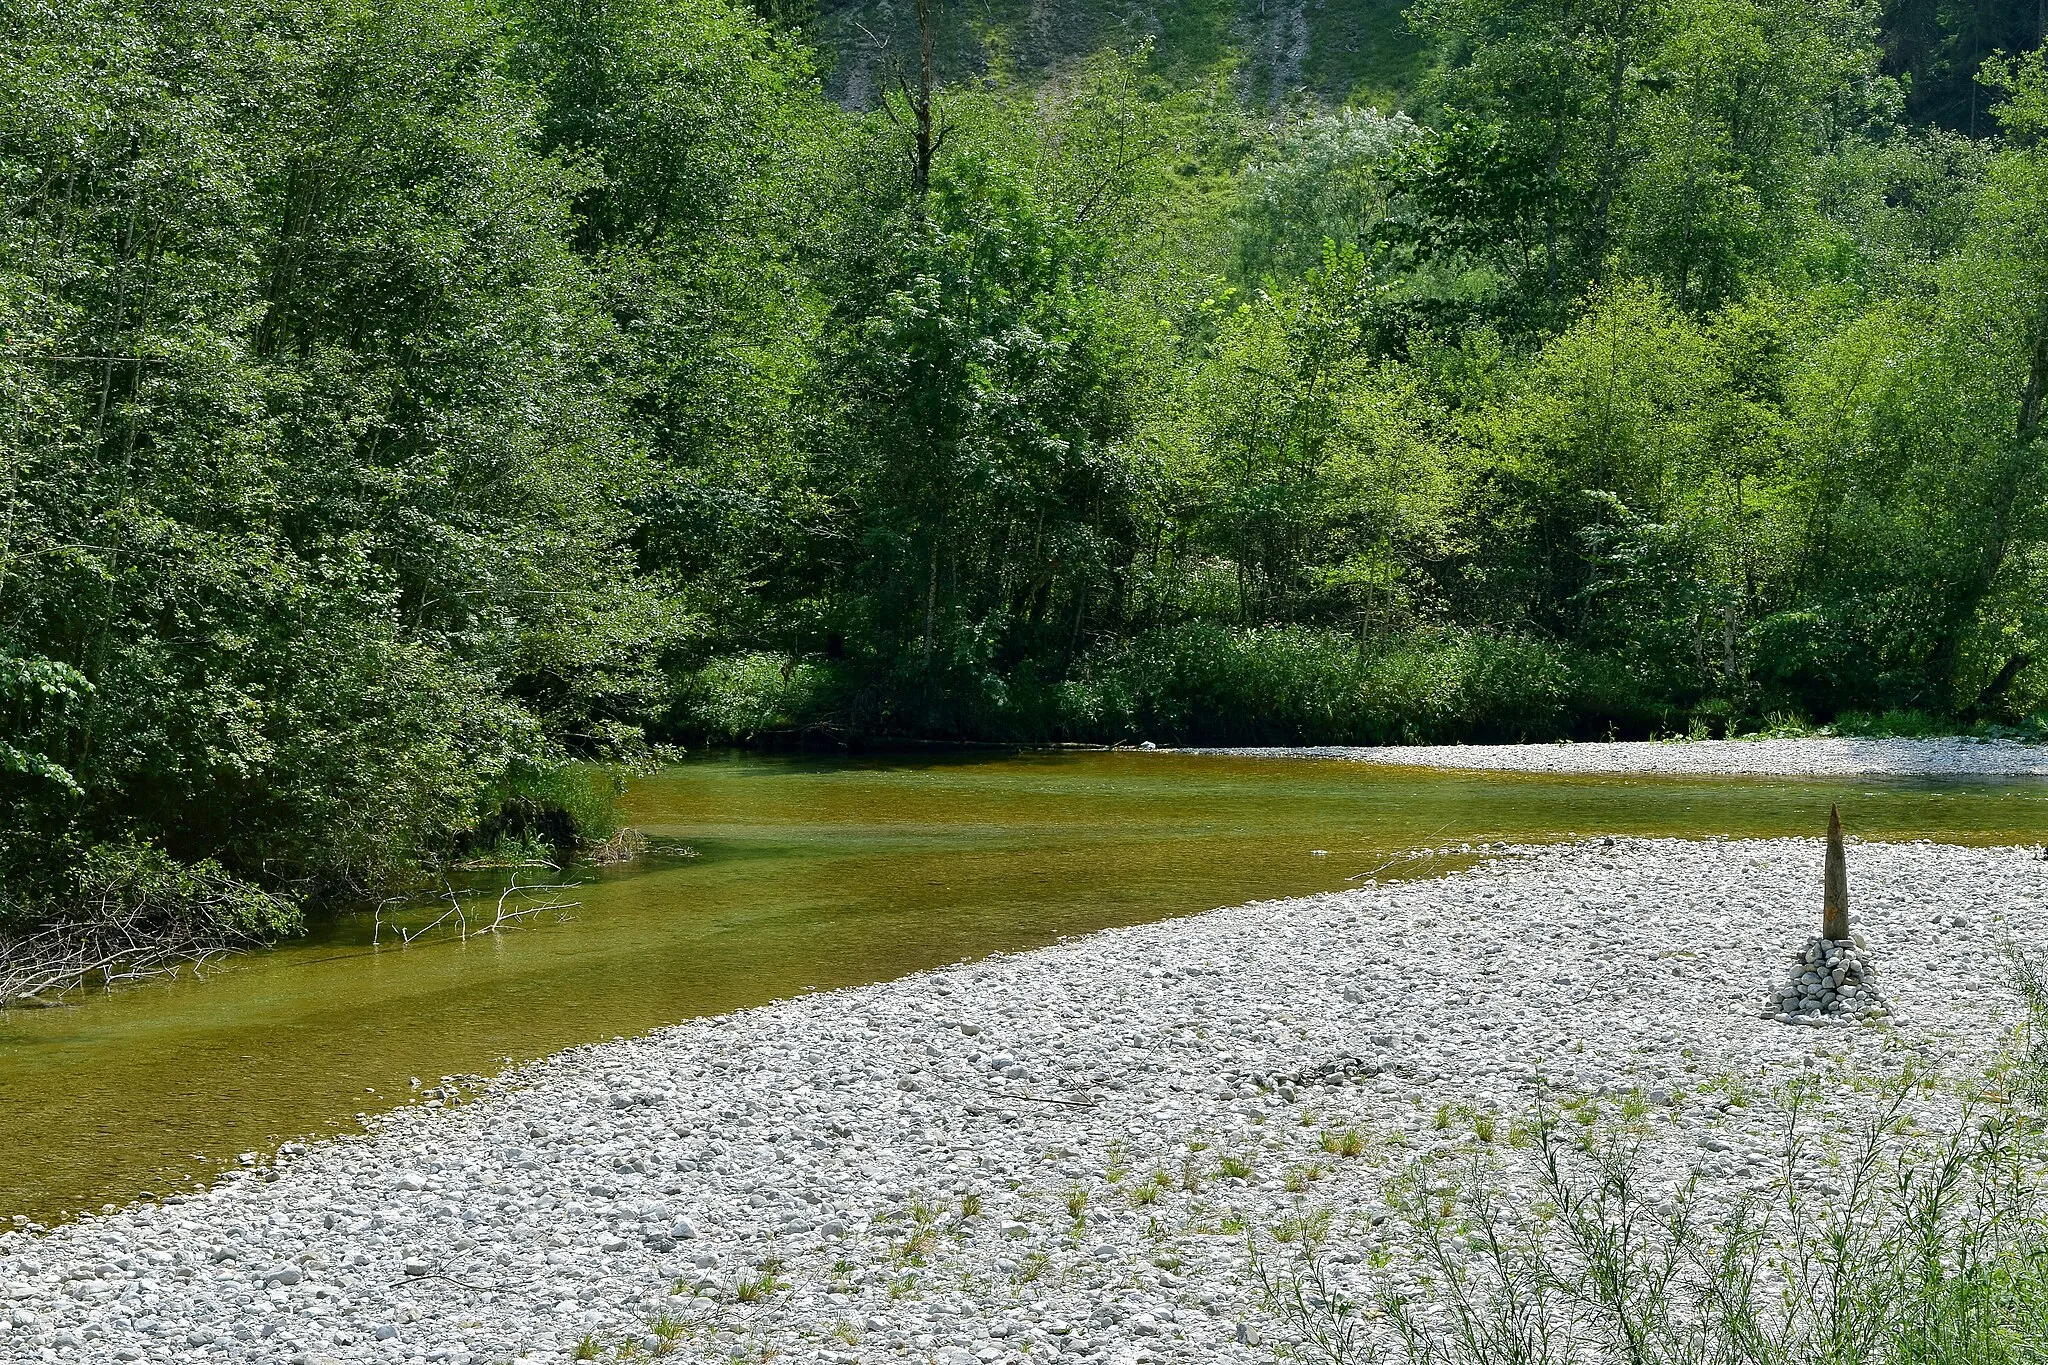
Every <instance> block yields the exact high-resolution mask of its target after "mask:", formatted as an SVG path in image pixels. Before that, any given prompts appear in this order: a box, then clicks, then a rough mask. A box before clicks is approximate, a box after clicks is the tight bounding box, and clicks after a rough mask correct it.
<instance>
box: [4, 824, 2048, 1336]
mask: <svg viewBox="0 0 2048 1365" xmlns="http://www.w3.org/2000/svg"><path fill="white" fill-rule="evenodd" d="M1480 856H1481V858H1482V861H1480V862H1479V863H1478V864H1477V865H1474V866H1471V867H1469V868H1468V869H1466V870H1462V871H1458V872H1454V873H1451V874H1449V875H1446V876H1442V877H1438V878H1434V879H1431V880H1427V881H1414V882H1403V883H1388V884H1367V885H1365V886H1363V887H1361V888H1360V889H1357V890H1353V891H1346V892H1341V893H1334V894H1328V895H1318V896H1309V897H1305V898H1301V899H1297V900H1289V901H1281V902H1273V903H1265V904H1255V905H1248V906H1242V907H1238V908H1233V909H1227V910H1219V911H1215V912H1211V913H1209V914H1205V915H1200V916H1195V917H1192V918H1188V919H1182V920H1175V921H1169V922H1163V923H1157V924H1152V925H1146V926H1141V927H1136V928H1128V929H1119V930H1113V931H1109V932H1105V933H1100V934H1095V935H1091V936H1089V937H1087V938H1083V939H1078V940H1074V941H1071V942H1066V943H1062V944H1059V945H1055V946H1053V947H1051V948H1047V949H1044V950H1041V951H1037V952H1031V953H1024V954H1017V955H1012V956H1004V957H998V958H993V959H989V960H985V961H978V962H974V963H971V964H963V965H960V966H957V967H952V968H948V969H945V970H941V971H935V972H929V973H925V974H921V975H918V976H914V977H909V978H906V979H903V980H898V981H892V982H887V983H883V984H878V985H873V986H868V987H863V988H859V989H854V990H846V991H840V992H835V993H832V994H827V995H816V996H808V997H803V998H799V999H794V1000H788V1001H783V1002H780V1003H776V1004H772V1005H769V1006H765V1007H763V1008H760V1009H755V1010H750V1011H747V1012H744V1013H740V1014H735V1015H731V1016H726V1017H722V1018H716V1019H705V1020H700V1021H696V1022H692V1023H688V1024H684V1025H680V1026H678V1027H675V1028H671V1029H668V1030H665V1031H662V1032H659V1033H656V1034H653V1035H650V1036H648V1037H644V1038H640V1039H635V1040H631V1041H626V1040H620V1041H615V1042H613V1043H609V1044H604V1045H599V1046H593V1047H588V1048H583V1049H579V1050H576V1051H573V1052H569V1053H565V1054H562V1055H559V1056H557V1057H553V1058H550V1059H548V1060H546V1061H544V1062H542V1063H539V1064H536V1065H534V1066H531V1067H528V1068H525V1069H523V1070H521V1071H519V1072H517V1073H515V1074H513V1075H511V1076H509V1077H507V1078H505V1079H504V1080H503V1081H501V1082H500V1083H499V1084H498V1085H497V1086H496V1087H495V1088H493V1089H492V1090H491V1091H490V1092H488V1093H485V1094H482V1095H481V1096H479V1097H477V1098H474V1099H472V1100H469V1101H467V1102H463V1103H457V1104H451V1105H450V1106H449V1107H444V1108H440V1109H428V1108H424V1107H421V1108H415V1109H410V1110H405V1111H401V1112H399V1113H397V1114H394V1115H391V1116H389V1117H388V1118H387V1119H386V1120H384V1121H383V1122H382V1123H381V1125H380V1129H379V1131H377V1132H375V1133H373V1134H371V1135H368V1136H365V1137H361V1138H358V1139H355V1140H343V1141H336V1142H331V1143H325V1144H320V1145H317V1146H315V1147H313V1148H312V1149H311V1150H296V1149H293V1150H288V1151H287V1152H285V1153H283V1154H280V1155H278V1156H277V1157H276V1158H274V1159H273V1158H271V1157H270V1156H268V1155H267V1154H266V1155H265V1156H263V1157H262V1158H260V1159H258V1158H252V1160H256V1161H257V1162H258V1164H257V1165H256V1167H255V1168H253V1169H251V1170H250V1171H248V1172H246V1173H243V1174H242V1175H241V1176H240V1177H239V1178H236V1179H230V1180H228V1181H226V1182H224V1183H222V1184H221V1185H220V1186H218V1187H217V1188H215V1189H214V1190H212V1191H210V1192H208V1193H206V1194H203V1195H199V1196H195V1197H192V1198H190V1199H188V1200H184V1201H181V1202H175V1203H164V1204H157V1205H144V1206H138V1207H134V1208H130V1209H127V1210H123V1211H120V1212H117V1213H114V1214H111V1215H108V1216H105V1217H95V1218H90V1219H87V1220H85V1221H83V1222H80V1223H77V1224H73V1225H69V1226H66V1227H62V1228H59V1229H57V1230H55V1231H53V1232H49V1233H46V1234H41V1235H35V1236H30V1235H26V1234H21V1233H15V1234H10V1235H8V1236H6V1237H4V1238H0V1360H8V1361H14V1360H23V1361H31V1360H57V1361H93V1362H100V1361H108V1360H115V1361H129V1360H150V1361H158V1360H195V1361H196V1360H266V1361H267V1360H298V1361H306V1362H322V1361H348V1362H358V1361H365V1362H367V1361H376V1362H385V1361H391V1362H396V1361H420V1360H426V1361H456V1362H481V1361H506V1360H512V1359H537V1360H564V1359H567V1358H568V1357H569V1355H570V1353H571V1352H572V1350H573V1349H574V1347H575V1345H576V1343H578V1342H579V1341H581V1340H582V1339H584V1338H585V1336H586V1334H588V1335H590V1336H591V1337H592V1338H593V1339H594V1341H595V1342H597V1343H599V1344H601V1345H602V1346H603V1347H604V1350H605V1356H606V1358H610V1357H611V1356H612V1355H613V1354H614V1353H616V1352H617V1351H618V1350H619V1348H621V1347H622V1346H624V1345H626V1344H627V1343H629V1342H634V1341H637V1342H638V1343H640V1344H639V1346H638V1348H637V1349H639V1350H641V1351H646V1350H651V1349H652V1348H653V1347H654V1346H656V1345H657V1344H661V1343H663V1342H669V1341H672V1342H673V1346H672V1348H671V1349H672V1354H671V1355H670V1356H669V1358H672V1359H683V1360H733V1359H749V1360H759V1359H763V1358H764V1357H766V1356H768V1355H771V1354H772V1355H774V1356H775V1358H777V1359H781V1360H787V1361H855V1360H861V1361H869V1360H914V1361H921V1362H936V1363H937V1365H970V1363H974V1365H978V1363H979V1362H987V1361H1015V1360H1019V1359H1025V1360H1039V1359H1050V1358H1054V1357H1057V1358H1059V1359H1062V1360H1098V1361H1120V1362H1136V1361H1144V1360H1151V1361H1160V1362H1167V1361H1171V1362H1187V1361H1252V1360H1272V1359H1273V1358H1274V1347H1275V1343H1276V1342H1281V1341H1283V1339H1284V1332H1285V1326H1284V1324H1281V1323H1277V1322H1275V1321H1273V1320H1271V1319H1269V1318H1267V1317H1266V1316H1265V1315H1264V1314H1263V1313H1262V1311H1261V1310H1260V1308H1259V1306H1258V1304H1257V1302H1256V1296H1255V1295H1254V1294H1253V1293H1252V1290H1251V1285H1250V1282H1249V1277H1248V1275H1247V1265H1246V1246H1245V1235H1244V1232H1243V1231H1242V1229H1243V1228H1245V1227H1250V1228H1254V1229H1257V1228H1262V1227H1271V1226H1273V1225H1275V1224H1276V1223H1278V1222H1279V1221H1280V1220H1282V1219H1284V1218H1287V1217H1289V1216H1295V1217H1299V1216H1301V1215H1303V1214H1304V1213H1310V1212H1313V1211H1314V1210H1316V1209H1328V1210H1331V1211H1332V1214H1333V1221H1332V1228H1331V1235H1330V1242H1329V1254H1330V1257H1331V1260H1332V1264H1333V1267H1334V1273H1335V1274H1336V1275H1337V1276H1338V1277H1339V1278H1340V1279H1342V1278H1344V1277H1362V1276H1365V1275H1366V1274H1367V1273H1368V1269H1369V1266H1370V1261H1371V1256H1370V1253H1371V1251H1372V1250H1373V1248H1374V1247H1375V1246H1376V1245H1379V1244H1380V1242H1381V1241H1382V1240H1383V1239H1386V1238H1389V1237H1394V1236H1398V1228H1399V1226H1400V1225H1399V1222H1398V1220H1397V1219H1393V1220H1390V1219H1389V1218H1388V1217H1387V1213H1386V1210H1387V1200H1386V1195H1387V1191H1388V1189H1389V1187H1390V1186H1392V1185H1393V1184H1395V1183H1397V1182H1398V1181H1400V1180H1402V1179H1403V1178H1404V1173H1412V1172H1413V1171H1414V1170H1415V1169H1416V1167H1415V1164H1414V1163H1415V1162H1416V1161H1417V1160H1418V1159H1421V1158H1426V1157H1428V1156H1430V1155H1432V1154H1434V1155H1437V1156H1451V1157H1456V1158H1458V1159H1463V1158H1464V1156H1465V1155H1466V1154H1468V1153H1484V1154H1485V1155H1486V1156H1487V1157H1488V1159H1490V1160H1493V1161H1495V1162H1497V1163H1498V1164H1499V1170H1500V1176H1501V1179H1503V1180H1504V1181H1506V1182H1508V1183H1509V1184H1510V1185H1512V1184H1513V1183H1514V1182H1515V1181H1517V1180H1525V1179H1527V1178H1528V1171H1527V1169H1526V1167H1527V1164H1528V1162H1527V1154H1526V1153H1524V1152H1520V1151H1518V1150H1516V1149H1514V1148H1511V1147H1509V1146H1508V1144H1507V1143H1506V1142H1505V1140H1504V1137H1503V1130H1505V1128H1506V1126H1507V1124H1508V1122H1509V1121H1511V1120H1512V1119H1513V1118H1514V1117H1515V1116H1516V1115H1521V1114H1526V1113H1527V1112H1529V1110H1530V1109H1531V1107H1532V1106H1534V1105H1536V1104H1537V1103H1538V1102H1539V1101H1541V1100H1542V1099H1543V1098H1544V1097H1545V1096H1549V1097H1551V1098H1552V1099H1555V1098H1556V1097H1558V1096H1560V1095H1582V1094H1598V1093H1605V1094H1608V1095H1610V1096H1611V1095H1615V1094H1617V1093H1622V1092H1626V1093H1628V1094H1630V1095H1632V1096H1634V1097H1636V1099H1638V1100H1639V1101H1640V1102H1641V1103H1642V1104H1644V1105H1647V1106H1649V1113H1650V1115H1651V1120H1650V1121H1651V1125H1652V1128H1653V1137H1652V1139H1651V1140H1650V1144H1649V1149H1648V1150H1649V1156H1648V1158H1647V1159H1648V1160H1649V1161H1651V1162H1652V1163H1653V1165H1655V1166H1656V1167H1657V1170H1658V1171H1659V1172H1660V1173H1662V1174H1664V1175H1668V1176H1669V1177H1670V1178H1672V1179H1676V1178H1677V1177H1679V1176H1680V1175H1683V1174H1684V1173H1686V1172H1688V1171H1698V1172H1699V1173H1700V1174H1701V1175H1702V1176H1703V1178H1704V1179H1706V1180H1707V1181H1708V1182H1709V1183H1710V1184H1714V1185H1718V1186H1719V1187H1720V1188H1722V1189H1724V1190H1725V1191H1728V1192H1731V1193H1732V1192H1735V1191H1740V1190H1743V1189H1746V1188H1752V1187H1754V1188H1759V1189H1761V1188H1764V1184H1763V1178H1764V1176H1765V1174H1766V1173H1767V1171H1768V1169H1769V1168H1770V1167H1771V1165H1772V1163H1773V1162H1774V1160H1775V1156H1774V1154H1775V1152H1776V1151H1777V1146H1778V1143H1779V1140H1780V1134H1779V1132H1778V1116H1777V1115H1776V1114H1775V1113H1774V1111H1773V1108H1772V1104H1771V1102H1770V1101H1769V1100H1768V1098H1767V1096H1768V1094H1769V1092H1770V1088H1771V1087H1772V1086H1773V1085H1775V1084H1776V1083H1777V1082H1780V1081H1783V1080H1785V1079H1786V1078H1788V1077H1792V1076H1799V1075H1805V1076H1809V1077H1816V1078H1820V1079H1822V1080H1824V1081H1826V1082H1828V1084H1826V1085H1824V1086H1823V1091H1824V1094H1825V1097H1826V1098H1825V1100H1824V1102H1823V1104H1822V1105H1821V1110H1822V1112H1823V1113H1824V1115H1825V1121H1826V1122H1829V1123H1832V1124H1834V1125H1836V1126H1837V1127H1838V1128H1843V1129H1844V1130H1846V1127H1847V1126H1849V1125H1852V1124H1853V1122H1854V1120H1855V1117H1856V1116H1857V1114H1859V1113H1860V1112H1862V1111H1863V1107H1864V1106H1866V1105H1867V1103H1868V1095H1867V1091H1866V1090H1865V1089H1864V1088H1863V1087H1862V1086H1861V1085H1859V1084H1858V1081H1857V1078H1858V1077H1859V1076H1862V1075H1865V1074H1867V1073H1869V1072H1871V1071H1873V1070H1875V1069H1878V1068H1881V1067H1883V1066H1885V1065H1886V1064H1887V1063H1888V1061H1889V1060H1890V1059H1892V1058H1895V1057H1898V1056H1901V1055H1905V1054H1906V1053H1911V1054H1912V1055H1914V1056H1916V1057H1919V1058H1921V1059H1923V1060H1925V1061H1927V1062H1929V1063H1931V1064H1933V1065H1935V1066H1938V1067H1939V1068H1941V1069H1943V1070H1945V1071H1947V1072H1948V1073H1949V1074H1951V1075H1957V1076H1960V1075H1966V1074H1970V1073H1972V1072H1973V1071H1974V1070H1975V1069H1977V1068H1981V1067H1982V1066H1983V1065H1984V1064H1985V1063H1986V1062H1987V1061H1989V1060H1990V1059H1991V1058H1992V1057H1993V1055H1994V1054H1995V1053H1996V1051H1997V1050H1998V1048H1999V1047H2000V1046H2001V1044H2002V1043H2003V1042H2004V1040H2005V1039H2006V1037H2007V1035H2008V1032H2009V1030H2010V1028H2011V1027H2012V1025H2013V1024H2014V1023H2015V1022H2016V1020H2017V1018H2018V1017H2019V1007H2018V1003H2017V1001H2016V999H2015V998H2014V997H2013V995H2012V993H2011V992H2010V991H2009V990H2008V989H2007V988H2006V986H2004V985H2003V984H2002V983H2001V981H2000V980H1999V978H1998V976H1997V975H1996V973H1995V971H1991V970H1988V969H1987V966H1986V964H1987V963H1995V962H1996V961H1997V958H1998V952H1999V949H2000V946H2001V945H2002V944H2003V943H2004V942H2006V941H2008V940H2011V939H2015V938H2016V939H2018V940H2020V941H2022V942H2029V943H2030V942H2032V941H2033V940H2035V939H2036V937H2037V936H2039V935H2040V933H2041V930H2042V925H2043V924H2044V922H2048V920H2044V917H2048V861H2043V854H2042V852H2041V851H2040V850H2032V849H2010V848H2007V849H1963V848H1957V847H1952V846H1945V845H1933V844H1898V845H1852V847H1851V849H1850V864H1849V865H1850V875H1851V879H1852V887H1853V891H1854V895H1855V897H1856V899H1855V906H1856V925H1857V928H1858V930H1859V931H1860V932H1861V933H1862V934H1863V935H1864V937H1865V941H1866V942H1867V944H1868V948H1869V952H1870V954H1871V955H1872V956H1873V957H1874V959H1875V960H1876V961H1877V962H1879V963H1881V964H1882V969H1883V980H1884V987H1885V995H1886V1000H1887V1003H1888V1004H1889V1006H1890V1008H1891V1010H1892V1012H1893V1018H1894V1021H1895V1026H1894V1027H1892V1028H1869V1027H1859V1026H1854V1025H1847V1024H1844V1025H1838V1026H1830V1027H1801V1026H1788V1025H1785V1024H1781V1023H1778V1022H1775V1021H1773V1020H1770V1019H1767V1018H1765V1017H1764V1016H1763V1013H1762V1006H1763V1003H1764V999H1765V995H1766V992H1767V991H1768V990H1769V989H1770V988H1771V987H1773V986H1776V985H1778V984H1779V983H1780V981H1781V980H1782V979H1783V976H1784V972H1785V967H1786V962H1787V955H1788V954H1789V953H1793V952H1795V951H1797V950H1798V949H1799V948H1800V947H1801V945H1802V944H1804V943H1805V942H1806V940H1807V937H1808V935H1809V934H1810V933H1811V931H1812V927H1813V926H1812V922H1811V921H1812V919H1813V918H1814V917H1815V915H1816V914H1817V903H1818V900H1819V894H1818V893H1819V881H1820V863H1821V849H1820V845H1819V843H1818V842H1817V841H1791V840H1780V841H1756V842H1723V843H1704V844H1701V843H1685V842H1676V841H1615V840H1597V841H1593V842H1590V843H1585V844H1579V845H1573V846H1569V847H1564V848H1552V849H1543V850H1526V849H1516V850H1508V849H1493V850H1487V851H1485V852H1484V853H1482V854H1481V855H1480ZM1745 1089H1747V1091H1748V1094H1747V1096H1745V1093H1744V1092H1745ZM1917 1102H1919V1103H1924V1104H1926V1105H1929V1106H1936V1107H1939V1106H1940V1105H1942V1104H1945V1103H1946V1102H1947V1101H1945V1100H1944V1099H1942V1098H1941V1096H1940V1095H1939V1094H1938V1093H1931V1094H1929V1095H1928V1096H1927V1097H1926V1098H1925V1099H1924V1100H1922V1101H1917ZM1495 1116H1499V1124H1498V1127H1496V1126H1495V1122H1494V1120H1495ZM1353 1129H1355V1130H1356V1131H1357V1133H1358V1135H1359V1138H1358V1140H1357V1142H1356V1143H1355V1144H1353V1147H1354V1150H1355V1152H1356V1155H1355V1156H1353V1155H1346V1154H1344V1153H1343V1152H1342V1150H1339V1151H1338V1152H1334V1153H1333V1152H1330V1151H1326V1150H1325V1145H1324V1136H1325V1135H1326V1134H1329V1135H1332V1136H1333V1137H1334V1136H1336V1135H1338V1134H1341V1133H1343V1132H1345V1131H1348V1130H1353ZM1331 1145H1333V1146H1337V1147H1339V1148H1340V1149H1341V1148H1342V1146H1343V1145H1344V1144H1343V1143H1342V1142H1341V1141H1339V1142H1334V1143H1332V1144H1331ZM1226 1159H1227V1162H1226ZM1311 1168H1313V1169H1314V1170H1315V1171H1316V1175H1317V1178H1313V1179H1312V1178H1310V1176H1309V1174H1308V1172H1309V1171H1310V1170H1311ZM1155 1172H1156V1173H1157V1175H1156V1176H1155ZM1076 1211H1078V1213H1079V1217H1078V1218H1077V1217H1076V1216H1075V1213H1076Z"/></svg>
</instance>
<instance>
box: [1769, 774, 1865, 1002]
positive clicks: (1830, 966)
mask: <svg viewBox="0 0 2048 1365" xmlns="http://www.w3.org/2000/svg"><path fill="white" fill-rule="evenodd" d="M1875 975H1876V971H1875V968H1874V966H1873V964H1872V963H1871V961H1870V955H1869V953H1868V952H1867V951H1866V950H1865V949H1864V947H1863V945H1862V944H1860V943H1858V942H1857V941H1856V940H1855V939H1854V938H1853V937H1852V936H1851V935H1850V933H1849V864H1848V859H1847V858H1846V857H1845V856H1844V855H1843V852H1842V814H1841V811H1840V810H1838V809H1837V808H1836V807H1834V806H1829V807H1828V847H1827V857H1826V860H1825V861H1824V862H1823V863H1822V865H1821V910H1820V934H1819V936H1818V937H1816V938H1812V939H1809V940H1808V941H1807V944H1806V947H1805V948H1804V949H1803V950H1802V951H1801V952H1800V953H1798V954H1797V955H1796V956H1795V957H1794V958H1793V959H1792V977H1791V980H1789V981H1788V982H1787V983H1786V984H1785V985H1782V986H1780V987H1778V988H1777V989H1776V990H1774V991H1772V992H1771V993H1770V995H1769V996H1767V997H1766V998H1765V1000H1764V1017H1765V1018H1766V1019H1775V1020H1777V1021H1778V1022H1779V1023H1781V1024H1808V1025H1812V1026H1814V1027H1819V1026H1822V1025H1825V1024H1855V1023H1865V1024H1877V1023H1881V1022H1883V1020H1884V1019H1885V1017H1886V1016H1887V1015H1888V1014H1889V1013H1890V1010H1889V1009H1887V1008H1886V1006H1885V1003H1884V1000H1883V998H1882V997H1881V996H1879V995H1878V993H1877V988H1876V986H1874V985H1873V984H1872V981H1871V978H1872V977H1873V976H1875Z"/></svg>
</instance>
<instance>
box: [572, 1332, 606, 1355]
mask: <svg viewBox="0 0 2048 1365" xmlns="http://www.w3.org/2000/svg"><path fill="white" fill-rule="evenodd" d="M603 1349H604V1347H603V1346H602V1345H600V1344H599V1342H598V1340H597V1333H595V1332H585V1333H584V1334H583V1339H582V1340H581V1341H579V1342H577V1343H576V1350H575V1352H574V1354H572V1355H571V1356H570V1357H569V1358H570V1359H571V1360H596V1359H597V1356H598V1352H600V1351H602V1350H603Z"/></svg>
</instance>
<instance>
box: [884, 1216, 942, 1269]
mask: <svg viewBox="0 0 2048 1365" xmlns="http://www.w3.org/2000/svg"><path fill="white" fill-rule="evenodd" d="M938 1241H939V1232H938V1229H937V1228H934V1227H931V1226H930V1225H928V1224H927V1225H924V1226H921V1227H914V1228H912V1229H911V1230H910V1234H909V1235H908V1236H907V1237H905V1238H904V1239H903V1240H902V1241H900V1242H897V1243H894V1244H893V1245H891V1246H890V1248H889V1258H890V1259H891V1260H892V1261H894V1262H896V1264H898V1265H923V1264H924V1258H925V1257H926V1256H929V1255H930V1254H931V1250H932V1248H933V1247H934V1246H936V1245H938Z"/></svg>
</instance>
